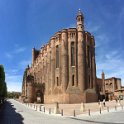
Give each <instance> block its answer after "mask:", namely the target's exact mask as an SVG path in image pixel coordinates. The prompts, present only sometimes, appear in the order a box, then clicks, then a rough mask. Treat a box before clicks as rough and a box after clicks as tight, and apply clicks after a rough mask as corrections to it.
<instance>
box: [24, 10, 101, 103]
mask: <svg viewBox="0 0 124 124" xmlns="http://www.w3.org/2000/svg"><path fill="white" fill-rule="evenodd" d="M101 82H102V81H101ZM22 97H23V98H24V99H25V100H26V101H27V102H37V103H38V102H39V103H55V102H58V103H81V102H95V101H98V88H97V78H96V62H95V39H94V36H93V35H92V34H91V33H89V32H87V31H85V29H84V16H83V13H82V12H81V11H80V10H79V11H78V13H77V16H76V27H75V28H68V29H62V30H61V31H58V32H56V33H55V34H54V35H53V36H52V37H51V38H50V40H49V42H48V43H47V44H46V45H45V46H43V47H41V49H40V50H36V49H35V48H33V49H32V64H31V67H29V66H28V67H27V68H26V69H25V72H24V76H23V85H22Z"/></svg>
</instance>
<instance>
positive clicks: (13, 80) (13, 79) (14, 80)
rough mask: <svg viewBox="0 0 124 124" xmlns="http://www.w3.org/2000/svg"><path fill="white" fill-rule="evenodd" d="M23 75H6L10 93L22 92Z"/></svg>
mask: <svg viewBox="0 0 124 124" xmlns="http://www.w3.org/2000/svg"><path fill="white" fill-rule="evenodd" d="M22 78H23V76H22V75H17V74H8V73H7V74H6V82H7V88H8V91H21V87H22V86H21V85H22Z"/></svg>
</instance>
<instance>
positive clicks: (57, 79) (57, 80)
mask: <svg viewBox="0 0 124 124" xmlns="http://www.w3.org/2000/svg"><path fill="white" fill-rule="evenodd" d="M56 83H57V86H59V78H58V77H56Z"/></svg>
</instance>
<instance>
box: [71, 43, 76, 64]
mask: <svg viewBox="0 0 124 124" xmlns="http://www.w3.org/2000/svg"><path fill="white" fill-rule="evenodd" d="M74 57H75V56H74V42H71V66H74V65H75V58H74Z"/></svg>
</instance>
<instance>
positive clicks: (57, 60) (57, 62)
mask: <svg viewBox="0 0 124 124" xmlns="http://www.w3.org/2000/svg"><path fill="white" fill-rule="evenodd" d="M56 68H59V46H58V45H57V46H56Z"/></svg>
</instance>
